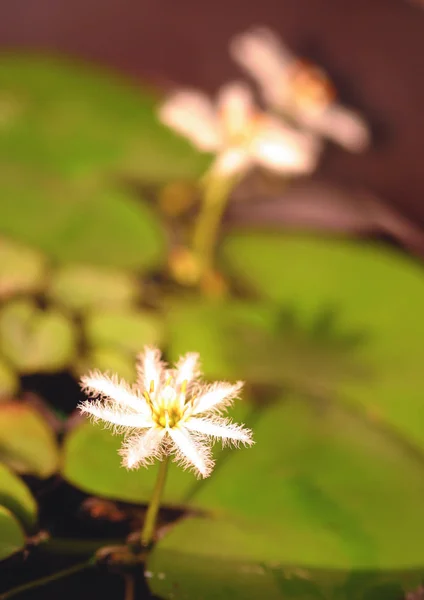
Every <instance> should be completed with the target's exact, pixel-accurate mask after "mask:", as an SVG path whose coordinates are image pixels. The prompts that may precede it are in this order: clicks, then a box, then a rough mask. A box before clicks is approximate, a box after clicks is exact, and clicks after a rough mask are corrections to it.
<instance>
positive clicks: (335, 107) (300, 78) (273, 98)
mask: <svg viewBox="0 0 424 600" xmlns="http://www.w3.org/2000/svg"><path fill="white" fill-rule="evenodd" d="M230 53H231V56H232V57H233V59H234V60H235V61H236V62H237V63H238V64H239V65H240V66H241V67H242V68H243V69H244V70H245V71H246V72H247V73H248V74H249V75H250V76H251V77H253V78H254V79H255V80H256V81H257V83H258V84H259V86H260V88H261V91H262V94H263V97H264V100H265V101H266V102H267V104H268V105H269V106H270V107H272V108H273V109H274V110H275V111H277V112H281V113H283V114H286V115H288V116H291V117H292V118H293V119H295V120H296V121H298V123H299V124H300V125H302V126H304V127H307V128H309V129H310V130H312V131H314V132H316V133H317V134H319V135H322V136H325V137H328V138H330V139H332V140H333V141H335V142H337V143H339V144H340V145H341V146H344V147H345V148H346V149H348V150H350V151H353V152H361V151H362V150H364V149H365V148H366V147H367V146H368V144H369V142H370V132H369V129H368V126H367V124H366V123H365V121H364V120H363V119H362V118H361V117H360V116H359V115H358V114H357V113H355V112H353V111H352V110H349V109H347V108H345V107H343V106H341V105H340V104H338V103H336V102H335V95H336V94H335V90H334V87H333V85H332V83H331V81H330V80H329V78H328V77H327V75H326V74H325V72H324V71H323V70H321V69H320V68H319V67H317V66H315V65H313V64H309V63H307V62H306V61H302V60H299V59H298V58H297V57H296V56H294V55H293V54H292V53H291V52H290V50H289V49H288V48H287V47H286V46H285V45H284V44H283V43H282V42H281V40H280V39H279V38H278V37H277V36H276V35H275V34H274V33H273V32H272V31H270V30H269V29H267V28H265V27H258V28H255V29H252V30H250V31H248V32H246V33H242V34H240V35H237V36H235V37H234V38H233V39H232V40H231V43H230Z"/></svg>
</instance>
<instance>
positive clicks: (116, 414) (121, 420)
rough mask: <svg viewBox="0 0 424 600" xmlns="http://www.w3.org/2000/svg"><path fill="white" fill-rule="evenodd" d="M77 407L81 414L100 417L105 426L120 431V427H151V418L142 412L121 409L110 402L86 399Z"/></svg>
mask: <svg viewBox="0 0 424 600" xmlns="http://www.w3.org/2000/svg"><path fill="white" fill-rule="evenodd" d="M78 408H79V409H80V411H81V412H82V413H83V414H87V415H90V416H91V417H92V418H93V419H94V420H95V421H98V420H99V419H101V420H102V421H105V424H106V426H107V427H112V428H113V429H114V430H115V431H122V428H124V429H127V428H134V429H140V428H141V429H144V428H147V427H151V426H152V424H153V421H152V419H151V418H150V417H149V416H147V415H144V414H140V413H138V414H137V413H134V412H130V411H128V410H127V411H122V410H120V409H119V407H116V405H115V406H114V405H113V403H111V402H105V401H103V402H100V401H97V402H95V401H94V402H93V401H90V400H87V401H85V402H82V403H81V404H80V405H79V406H78Z"/></svg>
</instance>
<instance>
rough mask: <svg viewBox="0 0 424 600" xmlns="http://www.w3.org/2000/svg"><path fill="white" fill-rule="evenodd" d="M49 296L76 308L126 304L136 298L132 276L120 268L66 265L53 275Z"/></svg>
mask: <svg viewBox="0 0 424 600" xmlns="http://www.w3.org/2000/svg"><path fill="white" fill-rule="evenodd" d="M48 295H49V297H50V298H51V299H52V300H53V301H54V302H57V303H58V304H60V305H61V306H64V307H65V308H68V309H71V310H75V311H87V310H93V309H102V308H119V307H123V308H125V307H129V306H131V305H132V304H133V303H134V302H136V300H137V299H138V297H139V285H138V282H137V279H136V277H135V276H134V275H131V274H130V273H127V272H125V271H122V270H119V269H107V268H99V267H92V266H90V265H65V266H63V267H62V268H60V269H58V270H57V271H56V272H55V273H54V275H53V278H52V283H51V286H50V289H49V291H48Z"/></svg>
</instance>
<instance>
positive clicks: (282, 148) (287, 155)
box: [251, 117, 322, 175]
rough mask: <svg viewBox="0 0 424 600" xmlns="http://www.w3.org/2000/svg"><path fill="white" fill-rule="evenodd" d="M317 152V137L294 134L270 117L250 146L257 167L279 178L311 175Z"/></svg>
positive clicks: (320, 146) (294, 131) (319, 148)
mask: <svg viewBox="0 0 424 600" xmlns="http://www.w3.org/2000/svg"><path fill="white" fill-rule="evenodd" d="M321 149H322V144H321V142H320V141H319V139H318V138H317V136H313V135H311V134H308V133H304V132H300V131H296V130H294V129H292V128H291V127H289V126H287V125H285V124H284V122H283V121H282V120H280V119H273V118H271V117H269V118H267V119H265V120H264V122H263V125H262V126H261V128H260V129H259V130H258V133H257V135H256V137H255V138H254V139H253V140H252V144H251V152H252V154H253V155H254V157H255V159H256V162H257V163H258V164H260V165H262V166H263V167H266V168H267V169H270V170H273V171H276V172H278V173H282V174H296V175H297V174H307V173H312V172H313V171H314V170H315V168H316V166H317V163H318V159H319V156H320V153H321Z"/></svg>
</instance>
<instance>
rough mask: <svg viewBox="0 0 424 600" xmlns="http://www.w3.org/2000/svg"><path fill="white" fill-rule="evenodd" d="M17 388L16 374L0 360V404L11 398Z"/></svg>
mask: <svg viewBox="0 0 424 600" xmlns="http://www.w3.org/2000/svg"><path fill="white" fill-rule="evenodd" d="M18 387H19V381H18V377H17V375H16V373H15V372H14V371H13V370H12V369H11V368H10V367H9V365H7V364H6V363H5V362H4V361H3V360H1V358H0V402H3V401H4V400H7V399H8V398H11V397H12V396H13V395H14V394H15V393H16V391H17V389H18Z"/></svg>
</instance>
